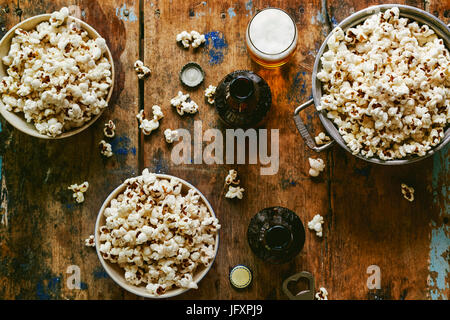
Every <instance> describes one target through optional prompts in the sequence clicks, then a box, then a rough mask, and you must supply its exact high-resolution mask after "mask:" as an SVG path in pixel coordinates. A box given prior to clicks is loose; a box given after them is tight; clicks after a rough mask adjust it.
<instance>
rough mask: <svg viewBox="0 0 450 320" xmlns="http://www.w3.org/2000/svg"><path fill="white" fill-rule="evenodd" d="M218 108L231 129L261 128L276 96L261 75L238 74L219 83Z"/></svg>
mask: <svg viewBox="0 0 450 320" xmlns="http://www.w3.org/2000/svg"><path fill="white" fill-rule="evenodd" d="M214 104H215V107H216V110H217V112H218V114H219V117H220V118H221V119H222V121H223V122H225V123H226V124H227V125H228V126H230V127H235V128H249V127H257V126H259V125H261V124H262V122H263V121H264V119H265V117H266V115H267V113H268V112H269V110H270V106H271V105H272V94H271V92H270V87H269V85H268V84H267V82H266V81H265V80H264V79H263V78H261V77H260V76H259V75H257V74H256V73H254V72H252V71H248V70H238V71H234V72H232V73H230V74H228V75H227V76H226V77H225V78H224V79H222V81H221V82H220V83H219V85H218V86H217V89H216V95H215V103H214Z"/></svg>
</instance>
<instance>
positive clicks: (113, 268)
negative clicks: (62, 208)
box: [95, 173, 219, 299]
mask: <svg viewBox="0 0 450 320" xmlns="http://www.w3.org/2000/svg"><path fill="white" fill-rule="evenodd" d="M156 177H157V178H158V179H168V180H170V179H172V178H175V179H177V180H178V181H180V182H181V184H182V185H183V187H182V193H183V194H185V193H187V191H188V190H189V189H194V190H195V191H196V192H197V194H198V195H199V196H200V199H201V200H202V201H203V203H204V204H205V205H206V207H207V208H208V210H209V211H210V212H211V214H212V215H213V216H214V217H216V215H215V213H214V210H213V209H212V207H211V205H210V204H209V202H208V200H207V199H206V198H205V196H204V195H203V194H202V193H201V192H200V191H199V190H198V189H197V188H196V187H194V186H193V185H191V184H190V183H188V182H186V181H184V180H183V179H180V178H178V177H174V176H171V175H167V174H159V173H157V174H156ZM125 189H126V185H125V184H124V183H122V184H121V185H120V186H119V187H117V188H116V189H115V190H114V191H113V192H112V193H111V194H110V195H109V196H108V198H107V199H106V200H105V202H104V203H103V205H102V207H101V209H100V211H99V213H98V216H97V221H96V223H95V248H96V250H97V255H98V258H99V259H100V262H101V264H102V266H103V268H104V269H105V271H106V273H107V274H108V275H109V276H110V277H111V278H112V279H113V280H114V282H116V283H117V284H118V285H119V286H121V287H122V288H123V289H125V290H127V291H129V292H131V293H133V294H135V295H138V296H141V297H144V298H154V299H162V298H171V297H174V296H178V295H180V294H182V293H184V292H186V291H188V290H190V289H186V288H176V289H171V290H168V291H166V292H165V293H164V294H161V295H153V294H150V293H149V292H148V291H147V290H146V289H145V286H135V285H131V284H129V283H128V282H127V281H126V280H125V277H124V270H123V269H122V268H120V267H119V266H118V265H117V264H116V263H111V262H109V261H106V260H105V259H103V257H102V255H101V253H100V250H99V248H100V243H99V236H100V227H101V226H104V225H105V223H106V218H105V216H104V215H103V212H104V211H105V209H106V208H107V207H108V206H109V204H110V202H111V200H112V199H115V198H116V197H117V196H118V195H119V194H120V193H122V192H124V191H125ZM214 249H215V250H214V258H213V260H212V261H211V263H210V265H209V266H208V267H207V268H202V269H201V270H200V271H197V272H196V273H195V274H194V275H193V279H194V282H195V283H197V284H198V283H199V282H200V280H202V279H203V278H204V277H205V276H206V274H207V273H208V271H209V270H210V269H211V267H212V265H213V263H214V260H215V258H216V256H217V251H218V249H219V233H217V235H216V244H215V248H214ZM197 290H198V289H197Z"/></svg>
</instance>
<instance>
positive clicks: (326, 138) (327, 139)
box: [314, 132, 331, 145]
mask: <svg viewBox="0 0 450 320" xmlns="http://www.w3.org/2000/svg"><path fill="white" fill-rule="evenodd" d="M314 140H315V141H316V143H317V144H318V145H322V144H325V143H328V142H330V141H331V139H330V137H329V136H327V135H326V134H325V133H324V132H320V133H319V134H318V135H317V136H316V137H314Z"/></svg>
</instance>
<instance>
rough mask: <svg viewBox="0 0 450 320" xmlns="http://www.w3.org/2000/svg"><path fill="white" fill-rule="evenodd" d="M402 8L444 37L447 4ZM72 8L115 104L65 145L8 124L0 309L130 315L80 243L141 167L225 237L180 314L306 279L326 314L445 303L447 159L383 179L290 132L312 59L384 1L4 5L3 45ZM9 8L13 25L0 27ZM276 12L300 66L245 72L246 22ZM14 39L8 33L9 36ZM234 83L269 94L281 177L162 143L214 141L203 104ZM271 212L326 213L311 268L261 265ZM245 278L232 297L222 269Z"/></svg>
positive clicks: (379, 170) (310, 248)
mask: <svg viewBox="0 0 450 320" xmlns="http://www.w3.org/2000/svg"><path fill="white" fill-rule="evenodd" d="M395 2H398V1H395ZM405 3H407V4H410V5H415V6H417V7H420V8H422V9H426V10H429V11H430V12H432V13H433V14H435V15H436V16H438V17H440V18H441V19H443V20H444V21H446V22H447V23H448V22H449V21H448V11H449V6H450V4H448V2H437V1H434V0H433V1H415V0H412V1H406V2H405ZM63 4H64V5H68V6H70V8H71V10H72V12H74V15H78V16H79V17H81V18H82V19H84V20H85V21H87V22H88V23H90V24H91V25H92V26H93V27H94V28H96V29H97V30H98V31H99V33H100V34H102V35H103V36H104V37H105V38H106V39H107V42H108V44H109V46H110V49H111V50H112V52H113V55H114V59H115V65H116V88H115V93H114V96H113V99H112V101H111V104H110V108H109V109H108V110H107V111H105V113H104V115H103V116H102V117H101V119H100V120H99V121H98V122H97V123H96V124H95V125H93V126H92V127H91V128H90V129H88V130H87V131H86V132H84V133H82V134H79V135H78V136H76V137H73V138H69V139H67V140H64V141H40V140H36V139H34V138H31V137H28V136H25V135H24V134H22V133H20V132H18V131H17V130H14V129H13V128H12V127H11V126H9V125H8V124H6V123H5V122H4V121H3V120H2V123H1V124H2V127H1V129H2V131H1V130H0V168H1V169H0V172H2V175H1V180H0V181H1V182H0V190H1V191H0V208H1V209H0V210H1V211H0V213H1V216H2V217H4V216H5V212H6V214H7V216H8V222H9V223H8V226H7V227H6V226H5V225H0V248H1V250H0V284H1V285H0V298H2V299H14V298H29V299H64V298H68V299H85V298H91V299H92V298H93V299H112V298H113V299H114V298H115V299H136V298H137V297H136V296H134V295H132V294H128V293H126V292H125V291H123V290H122V289H121V288H120V287H118V286H117V285H115V284H114V283H113V281H112V280H111V279H109V278H108V277H107V276H106V275H105V272H104V271H103V269H102V268H101V265H100V262H99V261H98V259H97V256H96V254H95V251H94V250H92V249H91V248H86V247H84V239H85V238H86V237H87V236H88V235H89V234H92V233H93V226H94V223H95V218H96V215H97V212H98V209H99V208H100V206H101V204H102V202H103V200H104V199H105V198H106V196H107V195H108V194H109V192H110V191H112V190H113V189H114V188H115V186H116V185H118V184H119V183H120V182H121V181H122V180H124V179H125V178H127V177H129V176H133V175H135V174H138V173H139V171H140V170H141V169H142V167H148V168H150V169H151V170H152V171H155V172H163V173H169V174H173V175H176V176H179V177H180V178H183V179H186V180H188V181H190V182H191V183H193V184H194V185H195V186H197V187H198V188H199V189H200V190H201V191H202V192H203V193H204V194H205V196H206V197H207V198H208V199H209V200H210V202H211V204H212V206H213V208H214V209H215V211H216V214H217V216H218V217H219V219H220V221H221V224H222V226H223V229H222V231H221V242H220V249H219V255H218V257H217V259H216V261H215V263H214V266H213V268H212V270H211V271H210V273H209V274H208V276H207V277H206V278H205V279H203V280H202V282H201V283H200V286H199V290H192V291H190V292H188V293H186V294H184V295H182V296H180V297H179V298H178V299H285V298H286V297H285V296H284V294H283V293H282V292H281V282H282V280H284V279H285V278H287V277H288V276H290V275H292V274H294V273H295V272H297V271H301V270H306V271H310V272H312V273H313V274H314V276H315V278H316V287H319V286H324V287H326V288H327V289H328V291H329V293H330V296H329V298H331V299H367V298H369V299H371V298H376V297H378V298H384V299H423V298H428V297H431V298H434V299H437V298H441V299H442V298H448V297H449V289H448V282H447V278H448V261H445V259H443V257H444V256H445V254H446V252H445V250H444V251H442V244H443V245H444V247H445V244H446V243H447V245H448V241H449V240H448V209H447V208H448V195H447V193H446V192H447V189H448V186H447V181H448V174H449V173H448V148H447V149H446V150H443V151H441V152H440V153H439V154H438V155H436V156H434V157H433V158H431V159H427V160H424V161H422V162H420V163H417V164H412V165H408V166H403V167H383V166H376V165H371V164H368V163H366V162H363V161H361V160H358V159H356V158H355V157H353V156H351V155H350V154H348V153H346V152H345V151H344V150H342V149H341V148H339V147H334V148H332V149H331V150H330V151H327V152H324V153H322V154H320V155H316V154H315V153H314V152H312V151H310V150H309V149H308V148H307V146H306V145H305V144H304V143H303V141H302V140H301V138H300V137H299V135H298V132H297V130H296V129H295V127H294V126H293V122H292V111H293V109H294V108H295V107H296V106H297V105H299V104H300V103H302V102H304V101H306V100H308V99H309V97H310V95H311V87H310V82H311V70H312V65H313V63H314V58H315V52H316V51H317V49H318V48H319V47H320V45H321V43H322V41H323V39H324V38H325V36H326V34H327V32H329V30H330V29H331V28H332V27H333V24H335V23H337V22H338V21H341V20H342V19H343V18H345V17H346V16H347V15H348V14H350V13H352V12H355V11H357V10H360V9H363V8H365V7H367V6H369V5H371V4H376V1H375V2H373V1H362V2H361V1H353V0H346V1H337V0H328V1H319V0H315V1H311V2H308V3H306V2H299V1H294V0H289V1H276V0H273V1H243V0H241V1H229V2H219V1H212V0H211V1H204V2H200V1H197V2H187V1H186V2H182V3H180V2H175V1H156V0H155V1H152V0H142V1H141V2H140V1H138V0H134V1H132V0H124V1H118V0H107V1H92V0H72V1H69V2H67V1H60V0H58V1H46V0H44V1H38V2H36V1H30V0H20V1H4V0H1V1H0V28H2V27H3V26H4V27H5V28H6V30H7V29H8V28H10V27H12V26H13V25H14V24H15V23H17V22H18V21H19V20H20V19H24V18H27V17H30V16H33V15H35V14H39V13H44V12H52V11H53V10H55V9H58V8H60V7H61V6H62V5H63ZM6 5H8V6H9V12H4V11H2V9H3V8H4V7H5V6H6ZM140 5H141V9H142V14H143V16H142V17H141V16H140ZM269 5H270V6H275V7H280V8H284V9H286V10H287V11H288V12H289V13H291V14H292V15H293V16H294V17H295V20H296V22H297V26H298V29H299V31H300V38H299V46H298V48H297V53H296V55H295V57H294V59H293V60H292V61H291V62H290V63H289V64H288V65H286V66H285V67H283V68H282V69H281V70H279V71H268V70H265V69H261V68H259V67H258V66H257V65H255V64H254V63H252V62H251V60H250V58H249V57H248V55H247V53H246V48H245V42H244V39H245V37H244V32H245V28H246V25H247V23H248V21H249V19H250V18H251V16H252V15H253V14H254V13H255V12H256V10H257V9H261V8H264V7H266V6H269ZM17 9H19V10H17ZM141 19H142V22H143V26H144V30H143V39H142V42H140V39H139V27H140V26H139V22H140V20H141ZM6 30H2V29H0V35H2V34H4V33H5V31H6ZM182 30H188V31H189V30H198V31H200V32H202V33H205V34H207V35H208V39H209V41H208V44H207V45H206V46H205V47H203V48H200V49H199V50H197V51H196V52H193V50H192V49H189V50H184V49H182V48H180V47H179V46H177V45H176V43H175V36H176V34H177V33H178V32H180V31H182ZM216 32H217V33H216ZM213 36H214V37H216V36H217V37H218V38H217V39H216V41H212V40H211V37H213ZM139 56H142V57H143V58H144V62H145V63H146V65H148V66H149V67H150V68H151V69H152V75H151V76H150V77H149V78H148V79H146V80H145V81H144V82H141V83H140V84H138V81H137V77H136V75H135V73H134V71H133V63H134V61H135V60H136V59H137V58H138V57H139ZM188 61H196V62H198V63H200V64H201V65H202V67H203V68H204V70H205V72H206V79H205V82H204V83H203V84H202V85H201V86H200V88H199V89H198V90H195V91H189V93H190V94H191V96H192V98H193V99H194V100H195V101H196V102H197V103H198V104H199V106H200V112H199V114H196V115H194V116H186V117H180V116H179V115H178V114H177V113H176V112H175V111H174V110H173V108H172V107H171V106H170V103H169V101H170V99H171V98H172V97H173V96H175V95H176V93H177V92H178V90H183V91H184V92H186V91H187V90H186V89H184V88H182V86H181V84H180V82H179V80H178V71H179V70H180V68H181V67H182V65H183V64H185V63H186V62H188ZM237 69H250V70H254V71H256V72H257V73H259V74H260V75H261V76H263V77H264V78H265V79H266V80H267V81H268V82H269V84H270V86H271V89H272V93H273V109H272V111H271V116H270V118H269V119H268V121H267V122H266V123H265V128H267V129H279V130H280V131H279V134H280V169H279V171H278V173H277V174H276V175H273V176H261V175H260V172H259V170H260V166H259V165H206V164H200V165H194V164H192V165H180V166H176V165H174V164H173V163H172V161H171V148H172V147H171V146H168V145H167V144H166V142H165V141H164V136H163V131H164V130H165V129H166V128H171V129H176V128H186V129H188V130H189V131H190V132H191V133H192V134H193V130H194V122H195V121H197V120H201V121H202V124H203V129H202V131H205V130H206V129H208V128H219V129H221V130H222V132H224V130H225V127H224V126H223V125H222V124H221V122H220V121H219V119H218V117H217V115H216V113H215V111H214V109H213V107H211V106H209V105H207V104H206V102H205V101H204V98H203V90H204V89H205V87H207V86H208V85H209V84H214V85H215V84H217V83H218V82H219V81H220V80H221V79H222V77H223V76H225V75H226V74H227V73H229V72H231V71H233V70H237ZM139 86H141V96H140V99H139ZM139 100H140V101H139ZM154 104H157V105H160V106H161V107H162V108H163V111H164V114H165V117H164V118H163V119H162V120H161V122H160V128H159V129H158V130H157V131H155V132H153V133H152V134H151V135H150V136H148V137H143V136H141V134H140V133H139V132H138V130H137V121H136V118H135V115H136V113H137V112H138V110H139V107H140V105H141V106H143V107H144V108H145V110H146V112H147V114H151V107H152V106H153V105H154ZM310 109H311V110H307V111H305V114H304V115H303V118H304V120H305V122H306V123H307V125H308V128H309V129H310V130H311V131H312V132H315V133H317V132H319V131H321V130H322V127H321V125H320V122H319V120H318V117H317V115H316V114H315V112H314V110H313V109H312V108H310ZM109 119H112V120H114V121H115V122H116V125H117V131H116V132H117V137H116V138H115V139H113V141H112V144H113V149H114V151H115V153H116V155H115V156H114V157H113V158H111V159H109V160H104V159H102V158H101V156H100V155H99V153H98V150H97V143H98V141H100V140H101V139H103V134H102V129H103V124H104V123H105V122H106V121H107V120H109ZM204 145H205V144H204ZM311 156H314V157H317V156H320V157H322V158H323V159H326V163H327V169H326V172H325V173H324V174H323V175H322V177H321V178H320V179H317V180H311V179H310V178H309V176H308V169H309V166H308V163H307V159H308V157H311ZM231 168H237V169H238V171H239V173H240V177H241V181H242V186H243V187H244V188H245V189H246V192H245V198H244V199H243V200H241V201H239V200H237V201H233V200H229V199H225V198H224V192H225V190H224V189H223V181H224V178H225V176H226V174H227V172H228V170H229V169H231ZM84 180H87V181H89V182H90V184H91V187H90V190H89V191H88V193H87V196H86V202H85V203H84V204H82V205H76V204H74V202H73V200H72V199H71V193H70V192H69V191H68V190H66V188H67V186H68V185H70V184H72V183H81V182H83V181H84ZM402 182H406V183H408V184H409V185H412V186H414V187H415V189H416V200H415V201H414V202H413V203H409V202H407V201H406V200H404V199H403V198H402V196H401V192H400V183H402ZM274 205H282V206H285V207H288V208H290V209H292V210H293V211H295V212H296V213H297V214H298V215H299V217H300V218H301V219H302V221H303V223H304V224H305V226H306V224H307V222H308V221H309V220H310V219H311V218H312V217H313V216H314V215H315V214H317V213H319V214H321V215H323V216H324V217H325V220H326V223H325V226H324V237H323V239H320V238H317V237H316V236H315V235H314V233H312V232H310V231H309V230H307V232H306V243H305V247H304V249H303V251H302V253H301V254H300V255H299V256H298V257H297V258H296V259H295V260H293V261H292V262H291V263H288V264H285V265H281V266H276V267H274V266H272V265H266V264H264V263H262V262H261V261H260V260H258V259H257V258H256V257H255V256H254V255H253V254H252V252H251V251H250V249H249V247H248V244H247V240H246V236H245V235H246V229H247V226H248V223H249V221H250V218H251V217H252V216H253V215H254V214H255V213H256V212H257V211H259V210H261V209H263V208H265V207H269V206H274ZM5 209H6V210H5ZM428 259H430V262H428ZM236 264H246V265H248V266H249V267H251V268H252V270H253V271H254V277H255V278H254V283H253V285H252V286H251V287H250V288H248V289H247V290H244V291H242V292H237V291H234V290H233V289H231V286H230V285H229V283H228V272H229V269H230V268H231V267H232V266H234V265H236ZM373 264H376V265H378V266H380V268H381V279H382V283H381V284H382V288H381V290H378V291H371V290H368V289H367V286H366V280H367V277H368V276H369V275H368V274H366V269H367V267H368V266H369V265H373ZM70 265H78V266H79V267H80V269H81V279H82V289H81V290H69V289H68V288H67V286H66V283H65V282H66V280H67V278H68V275H67V274H66V269H67V267H68V266H70ZM427 280H429V281H428V283H427Z"/></svg>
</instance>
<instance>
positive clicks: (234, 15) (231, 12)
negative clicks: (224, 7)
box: [228, 8, 236, 19]
mask: <svg viewBox="0 0 450 320" xmlns="http://www.w3.org/2000/svg"><path fill="white" fill-rule="evenodd" d="M228 16H229V17H230V19H233V17H236V12H234V8H228Z"/></svg>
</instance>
